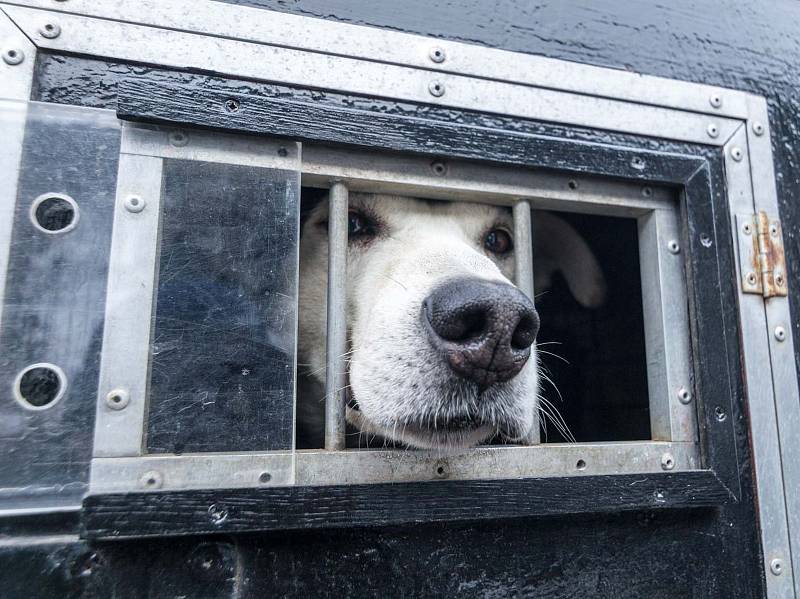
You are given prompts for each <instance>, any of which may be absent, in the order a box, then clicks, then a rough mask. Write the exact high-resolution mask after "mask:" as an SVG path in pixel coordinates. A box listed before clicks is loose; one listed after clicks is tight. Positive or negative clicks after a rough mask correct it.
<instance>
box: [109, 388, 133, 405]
mask: <svg viewBox="0 0 800 599" xmlns="http://www.w3.org/2000/svg"><path fill="white" fill-rule="evenodd" d="M130 402H131V396H130V394H129V393H128V392H127V391H125V389H114V390H113V391H109V392H108V395H106V405H107V406H108V407H109V408H111V409H112V410H124V409H125V408H126V407H127V406H128V404H129V403H130Z"/></svg>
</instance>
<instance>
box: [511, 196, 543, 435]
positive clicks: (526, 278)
mask: <svg viewBox="0 0 800 599" xmlns="http://www.w3.org/2000/svg"><path fill="white" fill-rule="evenodd" d="M513 211H514V268H515V274H516V283H517V287H519V288H520V289H521V290H522V292H523V293H524V294H525V295H527V296H528V297H529V298H531V300H533V299H534V289H533V225H532V223H531V205H530V204H529V203H528V201H527V200H518V201H517V202H515V203H514V208H513ZM537 366H538V365H537ZM538 404H539V401H538V398H537V399H536V410H535V412H534V414H535V416H534V420H533V426H532V427H531V430H530V432H529V433H528V436H527V439H526V441H527V442H528V443H529V444H531V445H535V444H537V443H540V442H541V431H540V430H539V407H538Z"/></svg>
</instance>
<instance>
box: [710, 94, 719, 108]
mask: <svg viewBox="0 0 800 599" xmlns="http://www.w3.org/2000/svg"><path fill="white" fill-rule="evenodd" d="M708 103H709V104H711V106H713V107H714V108H719V107H721V106H722V96H720V95H719V94H711V97H710V98H709V99H708Z"/></svg>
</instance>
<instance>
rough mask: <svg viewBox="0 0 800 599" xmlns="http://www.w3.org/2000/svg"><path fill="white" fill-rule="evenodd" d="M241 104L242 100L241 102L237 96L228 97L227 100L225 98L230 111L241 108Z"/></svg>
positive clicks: (227, 108)
mask: <svg viewBox="0 0 800 599" xmlns="http://www.w3.org/2000/svg"><path fill="white" fill-rule="evenodd" d="M240 106H241V102H239V100H237V99H236V98H228V99H227V100H225V110H227V111H228V112H236V111H237V110H239V107H240Z"/></svg>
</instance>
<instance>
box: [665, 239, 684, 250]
mask: <svg viewBox="0 0 800 599" xmlns="http://www.w3.org/2000/svg"><path fill="white" fill-rule="evenodd" d="M667 249H668V250H669V251H670V253H671V254H677V253H679V252H680V251H681V246H680V245H679V244H678V242H677V241H675V240H674V239H670V240H669V241H668V242H667Z"/></svg>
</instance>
